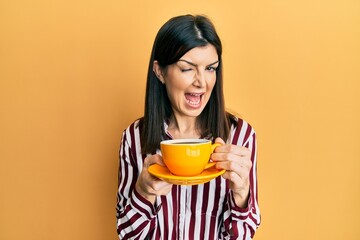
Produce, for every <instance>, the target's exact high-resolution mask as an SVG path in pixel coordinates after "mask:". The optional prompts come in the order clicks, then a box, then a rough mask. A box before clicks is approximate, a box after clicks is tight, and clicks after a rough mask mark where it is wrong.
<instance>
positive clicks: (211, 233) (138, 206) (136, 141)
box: [117, 119, 260, 240]
mask: <svg viewBox="0 0 360 240" xmlns="http://www.w3.org/2000/svg"><path fill="white" fill-rule="evenodd" d="M164 126H165V130H167V124H166V123H164ZM167 137H169V138H171V137H170V135H169V134H168V136H167ZM228 143H231V144H235V145H240V146H245V147H247V148H249V149H250V150H251V152H252V154H251V161H252V163H253V165H252V168H251V171H250V197H249V200H248V205H247V208H239V207H237V206H236V205H235V201H234V198H233V196H232V192H231V190H230V188H229V181H228V180H225V179H224V178H222V177H221V176H219V177H217V178H215V179H213V180H211V181H210V182H207V183H204V184H199V185H192V186H185V185H173V187H172V190H171V192H169V193H168V194H167V195H166V196H158V197H157V198H156V201H155V204H152V203H150V202H149V201H148V200H146V199H145V198H143V197H142V196H141V195H140V194H139V193H138V192H137V191H136V190H135V183H136V181H137V177H138V176H139V174H140V172H141V170H142V167H143V162H144V159H145V157H146V155H144V154H142V153H141V144H140V130H139V126H138V121H135V122H134V123H133V124H131V125H130V126H129V127H128V128H127V129H126V130H125V131H124V132H123V136H122V140H121V146H120V152H119V155H120V166H119V188H118V194H117V232H118V235H119V238H120V239H201V240H203V239H252V238H253V236H254V234H255V231H256V229H257V227H258V226H259V224H260V211H259V206H258V202H257V199H258V197H257V195H258V194H257V190H258V189H257V175H256V166H257V164H256V154H257V153H256V137H255V131H254V130H253V128H252V127H251V126H250V125H249V124H248V123H247V122H246V121H244V120H242V119H237V124H233V125H232V126H231V131H230V138H229V139H228ZM157 153H158V154H161V152H160V150H158V151H157Z"/></svg>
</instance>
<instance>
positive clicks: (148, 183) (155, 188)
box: [135, 154, 172, 203]
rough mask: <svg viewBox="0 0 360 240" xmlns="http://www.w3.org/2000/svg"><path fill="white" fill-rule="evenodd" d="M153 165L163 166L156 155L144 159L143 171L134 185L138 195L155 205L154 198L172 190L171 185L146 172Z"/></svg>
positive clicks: (159, 157)
mask: <svg viewBox="0 0 360 240" xmlns="http://www.w3.org/2000/svg"><path fill="white" fill-rule="evenodd" d="M155 163H157V164H160V165H163V166H164V162H163V160H162V158H161V156H160V155H158V154H154V155H151V156H148V157H146V158H145V160H144V166H143V169H142V171H141V173H140V176H139V178H138V180H137V182H136V185H135V188H136V190H137V191H138V193H140V194H141V195H142V196H143V197H144V198H146V199H147V200H149V201H150V202H152V203H155V199H156V196H160V195H166V194H168V193H169V192H170V191H171V188H172V184H169V183H167V182H164V181H162V180H160V179H158V178H156V177H154V176H152V175H151V174H150V173H149V172H148V168H149V166H150V165H152V164H155Z"/></svg>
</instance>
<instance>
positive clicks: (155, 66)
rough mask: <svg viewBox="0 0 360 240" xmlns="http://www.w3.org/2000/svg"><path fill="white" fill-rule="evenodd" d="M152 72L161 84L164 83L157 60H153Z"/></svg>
mask: <svg viewBox="0 0 360 240" xmlns="http://www.w3.org/2000/svg"><path fill="white" fill-rule="evenodd" d="M153 72H154V73H155V75H156V77H157V78H158V79H159V81H160V82H161V83H162V84H165V80H164V76H163V74H162V70H161V67H160V65H159V62H158V61H156V60H155V61H154V63H153Z"/></svg>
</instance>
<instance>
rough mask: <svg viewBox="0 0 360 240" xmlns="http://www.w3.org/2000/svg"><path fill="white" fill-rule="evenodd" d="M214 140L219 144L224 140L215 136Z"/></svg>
mask: <svg viewBox="0 0 360 240" xmlns="http://www.w3.org/2000/svg"><path fill="white" fill-rule="evenodd" d="M215 142H216V143H220V144H225V142H224V140H222V139H221V138H219V137H217V138H216V139H215Z"/></svg>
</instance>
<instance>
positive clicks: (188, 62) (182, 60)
mask: <svg viewBox="0 0 360 240" xmlns="http://www.w3.org/2000/svg"><path fill="white" fill-rule="evenodd" d="M179 61H181V62H186V63H187V64H190V65H191V66H194V67H197V66H198V65H197V64H195V63H192V62H190V61H187V60H184V59H179ZM218 62H219V60H217V61H215V62H213V63H210V64H209V65H207V66H212V65H214V64H216V63H218Z"/></svg>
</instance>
